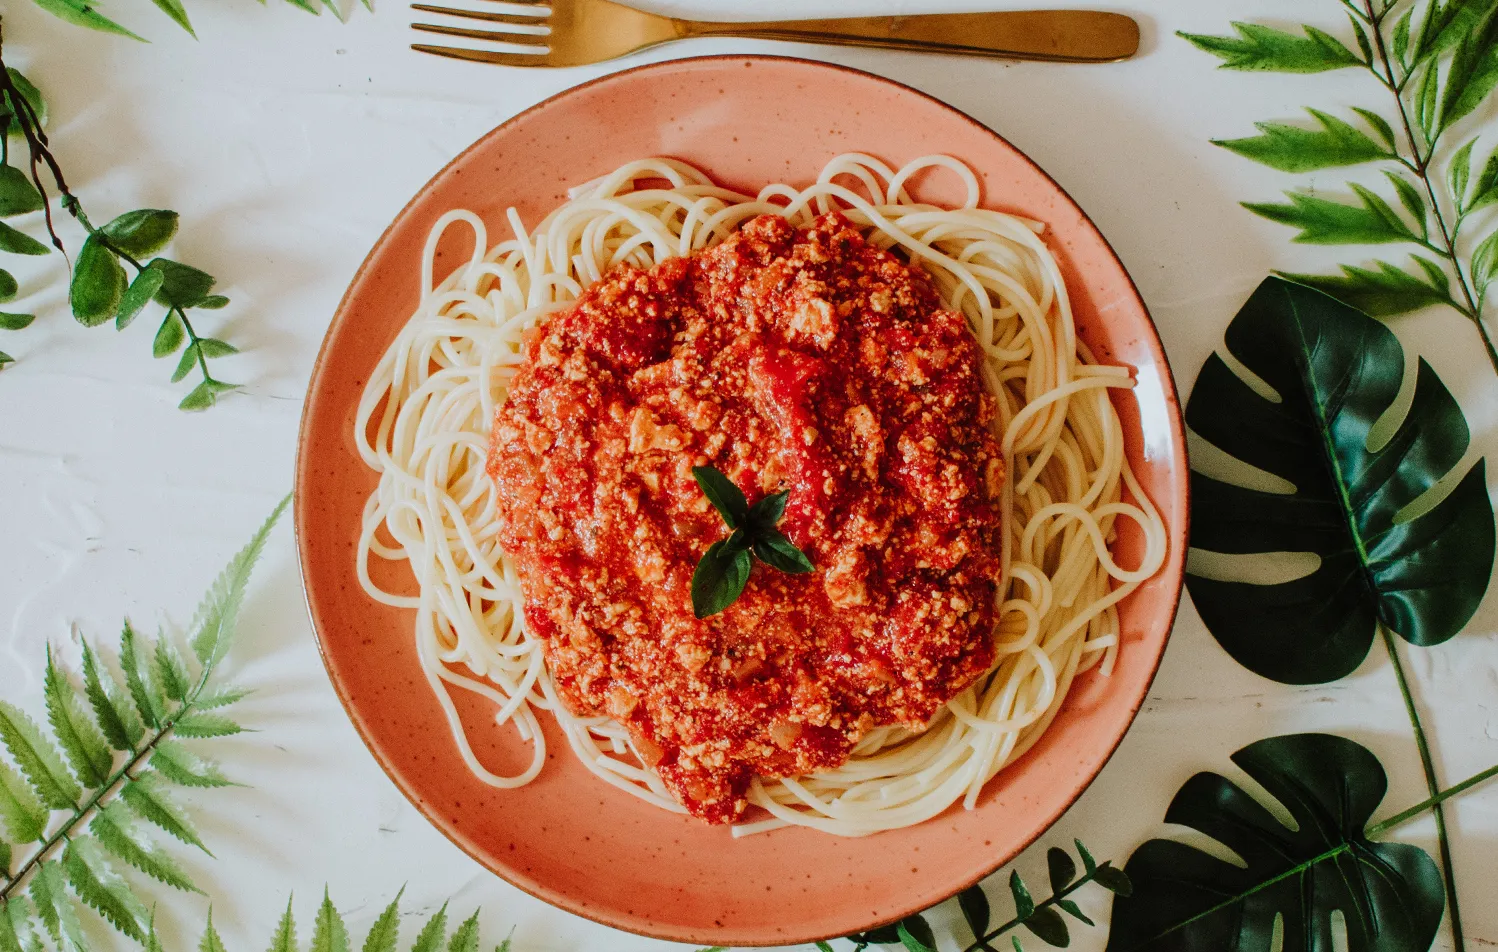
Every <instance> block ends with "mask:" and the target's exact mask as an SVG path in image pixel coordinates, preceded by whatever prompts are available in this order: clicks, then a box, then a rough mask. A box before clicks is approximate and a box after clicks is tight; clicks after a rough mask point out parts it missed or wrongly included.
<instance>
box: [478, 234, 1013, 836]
mask: <svg viewBox="0 0 1498 952" xmlns="http://www.w3.org/2000/svg"><path fill="white" fill-rule="evenodd" d="M981 359H982V358H981V354H980V351H979V348H978V346H977V343H976V342H975V341H974V340H973V337H972V335H971V333H970V332H969V331H968V328H967V326H966V324H965V323H964V320H963V318H962V316H961V315H959V314H956V313H953V312H951V311H946V310H943V309H942V308H941V305H940V301H939V299H938V296H937V293H936V290H935V288H934V287H933V285H932V284H931V281H930V279H929V278H928V277H927V276H926V275H925V274H923V273H922V272H920V271H918V270H916V269H913V268H911V267H910V266H908V265H906V264H904V263H903V262H901V261H900V260H899V259H898V258H896V257H895V256H894V255H892V254H890V253H888V252H885V251H880V250H878V249H876V248H874V247H873V246H871V245H869V244H868V243H867V242H865V241H864V239H863V238H862V237H861V235H860V234H859V233H858V231H856V230H855V229H854V228H852V227H851V226H850V225H849V224H848V222H847V221H846V220H844V219H843V218H842V217H841V216H839V215H837V214H830V215H826V216H824V217H822V218H820V219H818V220H817V221H816V223H815V225H814V226H813V227H811V228H803V229H797V228H796V227H794V226H792V225H791V224H789V223H788V222H786V221H785V220H784V219H782V218H780V217H777V216H764V217H761V218H756V219H754V220H752V221H750V222H749V223H748V224H746V225H745V226H744V227H743V229H742V230H741V231H740V232H739V233H738V234H736V235H735V236H733V237H732V238H730V239H728V240H727V241H725V242H724V243H723V244H721V245H718V246H717V247H714V248H711V249H709V250H706V251H703V252H699V253H697V254H695V255H693V256H692V257H688V258H674V259H671V260H668V261H665V262H663V263H662V264H659V265H657V266H655V267H653V268H651V269H649V270H640V269H637V268H633V267H627V266H626V267H620V268H617V269H615V270H613V271H611V272H610V273H609V274H607V275H605V276H604V277H603V279H602V280H601V281H599V282H597V283H596V284H594V285H593V286H592V287H590V288H588V290H587V291H586V293H585V294H584V295H583V296H582V298H581V299H580V300H579V301H578V302H577V304H576V305H575V306H573V307H572V308H570V309H568V310H566V311H562V312H559V313H557V314H556V315H554V316H552V317H551V318H550V319H549V320H548V321H547V322H546V323H545V325H544V326H543V327H542V328H541V329H540V330H539V331H538V332H537V333H535V334H533V336H532V337H531V338H530V339H529V340H528V341H527V344H526V353H525V363H524V365H523V366H522V367H521V369H520V371H519V372H518V374H517V375H516V377H515V380H514V384H513V388H512V390H511V394H510V397H509V400H508V401H507V402H506V403H505V405H504V406H502V407H501V408H500V409H499V410H498V412H497V413H496V416H495V422H494V432H493V437H492V441H491V446H490V455H489V464H488V466H489V473H490V475H491V476H492V477H493V478H494V481H495V484H496V486H497V489H498V499H499V503H498V505H499V517H500V526H501V530H500V532H501V534H500V542H501V544H502V545H503V547H504V549H505V551H506V552H507V553H508V554H509V555H510V557H511V558H512V559H513V560H514V562H515V565H516V566H517V569H518V571H519V574H520V582H521V588H522V591H523V593H524V596H525V616H526V620H527V622H528V623H529V625H530V626H531V629H532V631H534V632H535V633H536V635H537V636H538V637H540V638H541V639H543V641H544V643H545V647H546V657H547V663H548V665H549V667H550V670H551V673H552V676H553V678H554V679H555V681H556V684H557V689H558V691H559V692H560V694H561V696H562V699H563V701H564V702H565V703H566V704H567V706H568V707H569V708H570V709H571V710H572V711H574V712H575V713H577V714H580V715H608V716H610V717H613V718H615V719H617V720H618V721H619V722H621V723H622V724H624V725H626V726H627V727H628V729H629V731H630V733H631V735H632V737H633V738H634V741H635V743H636V745H637V747H638V749H639V751H640V752H641V754H642V756H643V757H644V758H645V760H646V761H647V762H648V764H649V766H651V767H653V768H655V769H656V771H657V772H658V773H659V775H660V777H661V779H662V780H663V781H664V782H665V783H666V786H667V787H668V788H670V790H671V792H672V793H673V794H674V795H675V796H676V798H677V799H678V800H679V801H680V802H681V803H682V804H683V805H685V806H686V808H687V809H688V810H689V811H691V813H692V814H694V815H695V816H698V817H701V818H702V819H705V820H707V821H709V822H713V823H722V822H728V821H731V820H733V819H735V818H737V817H738V816H739V815H740V814H741V813H742V812H743V810H744V808H745V805H746V800H745V792H746V790H747V788H748V784H749V782H750V779H751V778H752V777H753V776H760V777H777V776H786V775H789V774H799V773H806V772H809V771H815V770H825V769H829V768H833V767H836V766H838V765H839V764H841V763H843V762H844V761H845V760H846V759H847V756H848V751H849V749H850V747H851V746H852V744H853V743H854V742H856V741H857V740H858V739H859V738H860V737H861V736H862V735H863V734H864V733H866V732H867V731H868V730H869V729H870V728H872V727H875V726H878V725H887V724H903V725H905V726H907V727H912V728H919V727H920V726H922V725H923V724H925V723H926V722H927V720H928V719H929V718H930V717H931V716H932V714H933V713H935V711H936V710H937V708H938V707H939V706H940V705H941V704H943V703H944V702H946V701H947V700H949V699H950V698H951V697H952V696H953V695H955V694H956V693H958V692H959V691H960V690H962V689H963V688H964V687H966V686H967V685H968V684H970V683H971V682H972V681H973V680H974V679H975V678H976V677H978V676H979V674H981V673H982V672H983V671H984V670H986V669H987V668H988V666H989V664H990V663H991V661H992V656H993V648H992V644H991V630H992V626H993V615H994V608H993V602H994V594H995V578H996V577H997V575H998V570H999V532H1000V511H999V505H998V500H999V486H1000V483H1001V481H1002V479H1003V476H1004V473H1003V463H1002V460H1001V457H1000V452H999V447H998V445H997V443H996V441H995V440H994V438H993V437H992V436H991V435H990V432H989V429H990V423H991V422H992V420H993V416H994V407H993V404H992V401H991V399H990V398H989V396H988V395H987V393H986V392H985V390H984V387H983V385H982V382H981V381H980V379H979V376H978V374H979V366H980V362H981ZM706 464H712V465H714V466H716V467H717V468H718V469H720V470H722V471H723V472H724V473H726V474H727V475H728V476H729V478H731V479H732V480H733V481H734V483H735V484H737V485H738V487H739V488H740V489H741V490H743V492H744V494H745V495H746V496H747V497H748V499H749V502H750V504H751V505H752V504H753V503H754V502H756V501H758V500H759V499H761V498H763V497H764V496H765V495H767V494H769V493H772V492H777V491H779V490H781V489H788V490H789V491H790V499H789V505H788V506H787V507H786V512H785V516H784V518H783V519H782V521H781V523H780V529H781V530H782V531H783V532H785V534H786V535H787V536H789V537H790V539H791V541H792V542H794V543H795V544H796V545H797V546H798V547H800V549H801V550H802V551H803V552H805V553H806V554H807V555H808V556H809V557H810V559H811V561H812V563H813V564H814V565H815V566H816V571H815V572H813V573H811V574H807V575H788V574H783V573H781V572H777V571H775V570H774V569H771V568H769V567H768V566H765V565H763V564H761V563H758V562H756V563H755V566H754V570H753V573H752V575H751V576H750V578H749V584H748V586H747V588H746V589H745V590H744V594H743V595H742V596H741V597H740V598H739V600H738V601H737V602H735V603H734V604H733V605H731V606H730V607H729V608H728V609H727V610H726V611H724V612H723V613H722V614H719V615H716V616H713V617H710V618H707V619H703V620H700V621H699V620H698V619H696V618H695V617H694V616H693V614H692V604H691V595H690V582H691V577H692V571H693V569H694V568H695V567H696V564H697V561H698V559H699V558H700V557H701V556H702V554H703V552H705V551H706V550H707V548H708V546H709V545H711V544H712V543H713V542H715V541H716V540H718V539H720V538H723V537H724V536H725V535H726V534H727V532H728V530H727V529H726V528H725V526H724V524H723V521H722V519H721V518H720V517H719V516H718V514H717V513H716V512H715V511H714V510H713V509H712V508H711V507H710V506H709V504H708V502H707V499H706V498H705V497H704V496H703V495H702V492H701V491H700V490H699V489H698V487H697V484H696V483H695V482H694V481H693V478H692V473H691V469H692V467H693V466H697V465H706Z"/></svg>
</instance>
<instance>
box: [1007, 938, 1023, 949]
mask: <svg viewBox="0 0 1498 952" xmlns="http://www.w3.org/2000/svg"><path fill="white" fill-rule="evenodd" d="M1009 942H1010V943H1011V944H1012V945H1013V946H1014V952H1025V947H1024V946H1022V945H1020V944H1019V936H1017V935H1011V936H1010V937H1009Z"/></svg>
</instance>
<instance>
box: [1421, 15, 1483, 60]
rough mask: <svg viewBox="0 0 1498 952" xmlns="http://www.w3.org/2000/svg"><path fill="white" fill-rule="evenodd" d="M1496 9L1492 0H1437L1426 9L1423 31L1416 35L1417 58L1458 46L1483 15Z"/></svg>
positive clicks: (1477, 25)
mask: <svg viewBox="0 0 1498 952" xmlns="http://www.w3.org/2000/svg"><path fill="white" fill-rule="evenodd" d="M1491 8H1492V4H1491V2H1490V0H1447V2H1445V3H1442V2H1440V0H1435V2H1433V3H1431V4H1430V6H1429V7H1427V8H1426V16H1425V19H1424V20H1423V21H1422V22H1421V25H1420V32H1419V33H1418V34H1416V37H1417V38H1416V42H1415V45H1414V48H1413V49H1412V50H1411V52H1412V53H1413V57H1414V61H1415V62H1419V61H1421V60H1423V59H1425V58H1427V57H1430V56H1436V55H1439V54H1440V53H1442V52H1444V51H1446V50H1448V49H1450V48H1452V47H1453V46H1456V45H1457V43H1458V42H1460V40H1461V39H1462V38H1463V37H1464V36H1467V35H1469V34H1470V33H1472V32H1473V31H1474V30H1475V29H1477V28H1478V27H1479V26H1480V25H1481V21H1482V18H1483V14H1484V13H1485V12H1487V10H1489V9H1491Z"/></svg>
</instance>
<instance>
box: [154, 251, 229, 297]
mask: <svg viewBox="0 0 1498 952" xmlns="http://www.w3.org/2000/svg"><path fill="white" fill-rule="evenodd" d="M147 267H149V268H155V269H157V270H158V271H160V272H161V274H162V278H163V280H162V282H161V290H159V291H157V292H156V302H157V303H158V304H165V305H166V306H167V307H196V306H197V305H198V303H199V302H200V301H202V300H203V299H204V298H206V297H208V292H209V291H211V290H213V275H211V274H209V273H208V272H206V271H199V270H198V269H197V268H194V267H192V266H191V265H186V264H182V263H181V262H180V261H173V260H171V259H170V258H152V259H151V262H150V264H148V265H147Z"/></svg>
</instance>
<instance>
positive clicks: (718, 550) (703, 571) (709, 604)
mask: <svg viewBox="0 0 1498 952" xmlns="http://www.w3.org/2000/svg"><path fill="white" fill-rule="evenodd" d="M752 567H753V563H752V562H751V560H750V558H749V553H748V552H746V551H744V550H743V549H739V550H737V551H734V550H732V549H730V548H728V540H727V539H723V540H721V541H718V542H714V543H713V544H712V546H711V547H710V548H709V549H708V550H707V554H706V555H704V556H703V557H702V560H701V561H700V562H698V563H697V569H696V571H694V572H693V573H692V613H693V614H695V615H696V616H697V617H698V618H707V617H708V616H710V615H716V614H718V613H719V612H721V611H722V610H723V609H725V608H727V607H728V606H729V605H732V604H733V603H734V602H735V601H736V600H737V599H738V597H739V596H740V595H742V594H743V593H744V586H745V585H746V584H748V582H749V570H750V569H751V568H752Z"/></svg>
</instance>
